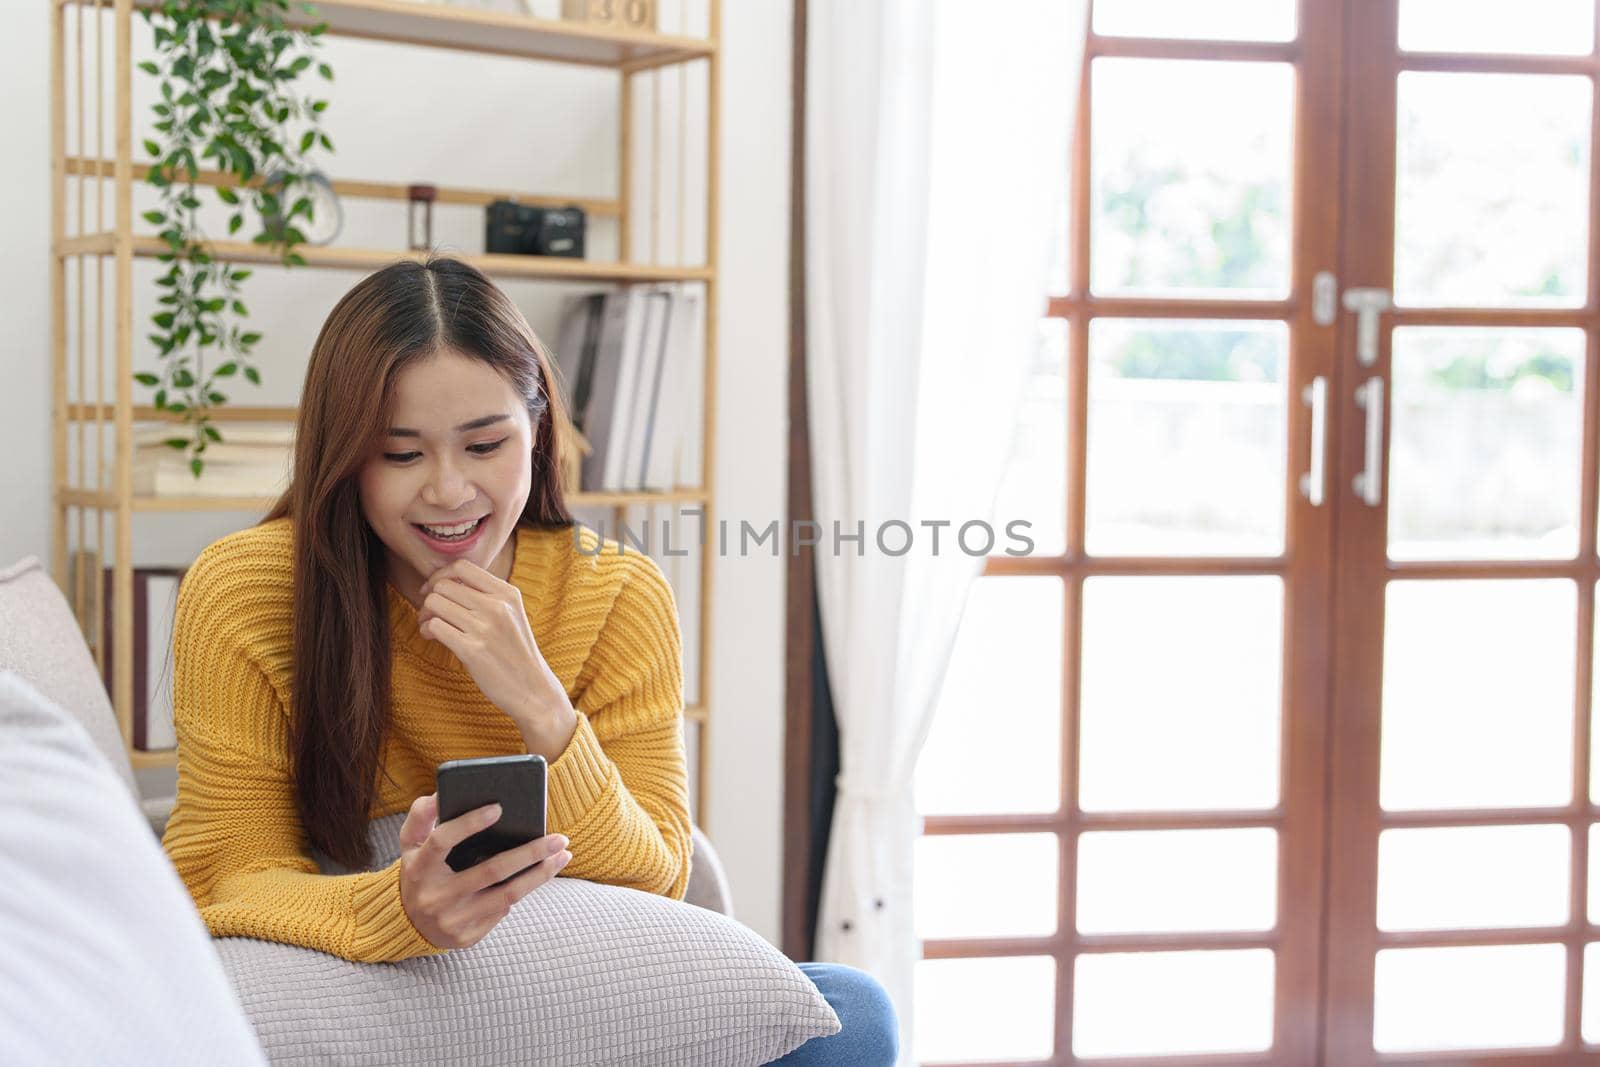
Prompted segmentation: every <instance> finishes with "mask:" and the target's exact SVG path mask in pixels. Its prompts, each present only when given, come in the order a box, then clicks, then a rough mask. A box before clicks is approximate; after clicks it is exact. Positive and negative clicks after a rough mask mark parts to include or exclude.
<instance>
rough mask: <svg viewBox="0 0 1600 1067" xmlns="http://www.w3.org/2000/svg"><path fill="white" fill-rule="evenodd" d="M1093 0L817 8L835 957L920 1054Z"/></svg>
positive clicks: (819, 352) (826, 933) (810, 270)
mask: <svg viewBox="0 0 1600 1067" xmlns="http://www.w3.org/2000/svg"><path fill="white" fill-rule="evenodd" d="M1086 8H1087V3H1086V0H1020V2H1014V3H1010V4H1005V5H994V4H986V3H982V2H980V0H940V2H939V3H928V2H926V0H868V2H863V0H810V3H809V4H808V7H807V23H808V24H807V42H806V56H807V59H806V123H805V139H806V140H805V146H806V173H805V194H806V216H807V222H806V234H805V242H806V247H805V253H806V255H805V259H806V279H805V281H806V299H807V319H806V330H807V337H808V344H809V350H808V352H807V356H806V358H807V361H808V363H807V374H808V383H809V384H808V396H807V400H808V403H809V406H810V411H811V419H812V426H811V448H812V455H811V460H812V472H813V474H812V476H813V480H814V494H815V499H814V502H813V503H814V511H815V515H816V518H817V521H818V522H819V523H820V524H821V528H822V529H821V543H820V544H819V545H818V552H817V567H816V571H817V582H818V598H819V602H820V605H821V614H822V631H823V633H822V639H823V648H824V651H825V654H826V655H827V658H828V672H829V676H830V677H831V678H832V679H833V685H834V690H835V691H834V694H833V697H834V709H835V714H836V716H837V718H838V723H839V747H840V752H839V759H840V769H841V770H840V774H839V777H838V796H837V800H836V802H835V806H834V816H833V826H832V832H831V838H830V841H829V846H828V857H827V862H826V868H825V872H824V876H823V888H822V902H821V908H820V913H819V916H818V932H817V951H816V955H817V958H818V959H821V960H829V961H833V962H838V963H847V964H851V965H853V966H857V967H860V968H862V969H863V970H866V971H869V972H871V973H872V974H873V975H875V976H876V977H877V978H878V980H879V981H881V982H883V983H884V985H885V987H886V988H887V989H888V991H889V994H890V996H891V997H893V999H894V1002H895V1007H896V1009H897V1010H898V1012H899V1015H900V1021H901V1027H902V1029H901V1042H900V1044H901V1050H902V1055H901V1062H902V1063H907V1064H909V1063H911V1062H913V1060H912V1055H913V1049H912V1043H911V1034H912V994H913V980H914V976H915V968H916V961H917V960H918V958H919V957H920V955H921V952H920V947H919V945H918V942H917V939H916V932H915V927H914V925H913V918H912V895H911V881H912V849H913V844H914V842H915V840H916V836H917V834H918V833H919V831H920V828H921V827H920V819H919V817H918V815H917V812H916V807H915V803H914V800H913V795H912V774H913V771H914V769H915V767H916V761H917V754H918V752H919V751H920V750H921V748H922V744H923V740H924V738H925V737H926V736H927V732H928V727H929V725H930V722H931V719H932V715H933V711H934V707H935V704H936V701H937V697H938V694H939V688H940V685H941V683H942V681H943V678H944V669H945V664H946V663H947V662H948V660H949V657H950V652H951V648H952V646H953V644H954V641H955V636H956V630H957V627H958V625H959V622H960V619H961V613H962V610H963V608H964V606H965V603H966V598H967V592H968V590H969V588H970V587H971V584H972V581H973V579H974V578H975V577H977V575H978V574H979V573H981V571H982V568H983V557H984V555H985V554H986V553H987V551H988V549H987V548H986V546H985V543H984V542H985V536H984V528H985V527H984V526H967V528H966V537H965V542H964V545H963V543H961V542H960V541H959V540H958V535H960V534H961V532H962V527H963V526H964V525H965V524H968V523H972V522H974V521H975V520H976V521H977V522H979V523H983V524H986V525H988V526H990V527H992V528H993V529H994V532H995V535H996V543H997V545H998V546H1001V547H1003V546H1005V545H1006V544H1007V543H1008V542H1007V540H1006V536H1005V530H1004V525H1003V524H1004V522H1005V521H1006V519H1007V517H1004V516H994V515H993V514H992V512H993V508H994V502H995V496H996V491H997V489H998V486H999V480H1000V474H1001V470H1002V467H1003V465H1004V462H1005V459H1006V457H1007V454H1008V453H1009V450H1010V447H1011V443H1012V433H1013V428H1014V427H1015V425H1016V423H1017V414H1018V411H1019V409H1020V401H1021V399H1022V390H1023V386H1024V383H1025V380H1026V375H1027V371H1028V367H1029V364H1030V362H1031V360H1032V358H1033V355H1034V351H1035V347H1036V345H1037V344H1038V324H1039V318H1040V316H1041V315H1042V314H1043V311H1044V300H1045V294H1046V278H1047V270H1048V255H1049V237H1050V230H1051V226H1050V224H1051V222H1053V221H1054V212H1055V211H1057V210H1059V208H1060V207H1061V204H1062V202H1063V201H1064V199H1065V196H1066V177H1067V167H1068V159H1069V156H1070V143H1071V126H1072V119H1073V116H1074V114H1075V112H1076V99H1077V90H1078V85H1079V75H1080V69H1081V63H1082V54H1083V42H1084V35H1085V33H1086V31H1087V15H1086ZM858 534H859V535H860V536H859V538H857V535H858ZM836 537H837V540H836ZM927 876H928V877H951V878H979V879H982V878H993V877H1004V876H1005V872H1003V871H980V870H954V871H949V872H930V873H929V874H928V875H927ZM975 1025H977V1024H976V1023H975Z"/></svg>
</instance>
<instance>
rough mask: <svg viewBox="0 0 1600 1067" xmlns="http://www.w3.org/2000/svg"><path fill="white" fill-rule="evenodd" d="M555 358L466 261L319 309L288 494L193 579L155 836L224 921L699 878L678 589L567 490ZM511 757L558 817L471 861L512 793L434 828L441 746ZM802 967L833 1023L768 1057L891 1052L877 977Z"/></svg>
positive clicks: (461, 934) (383, 951) (369, 930)
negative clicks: (543, 784)
mask: <svg viewBox="0 0 1600 1067" xmlns="http://www.w3.org/2000/svg"><path fill="white" fill-rule="evenodd" d="M551 381H552V376H551V371H550V361H549V359H548V357H547V356H546V355H545V353H544V350H543V348H542V346H541V345H540V343H539V341H538V339H537V338H536V337H535V336H534V333H533V331H532V329H530V328H529V326H528V324H527V321H526V320H525V319H524V318H523V317H522V314H521V313H520V312H519V311H518V310H517V308H516V306H515V305H514V304H513V303H512V302H511V301H510V299H508V298H507V297H506V295H505V294H504V293H503V292H501V291H500V290H499V289H498V288H496V287H495V286H494V284H493V283H492V282H490V281H489V279H488V278H486V277H485V276H484V275H483V274H481V273H480V272H478V271H477V270H475V269H474V268H472V267H470V266H468V265H466V264H464V263H461V262H459V261H457V260H453V259H448V258H440V257H434V258H431V259H429V260H428V261H427V262H426V263H417V262H412V261H402V262H398V263H395V264H393V265H391V266H389V267H386V268H385V269H383V270H380V271H378V272H377V273H376V274H373V275H372V276H370V277H368V278H366V279H365V280H364V281H362V282H360V283H359V284H358V285H356V287H355V288H354V289H352V290H351V291H350V292H349V293H348V294H346V295H345V297H344V298H343V299H342V300H340V301H339V303H338V305H337V306H335V307H334V309H333V311H332V313H330V314H329V316H328V320H327V322H325V323H324V324H323V327H322V331H321V333H320V334H319V335H318V337H317V342H316V345H315V347H314V348H313V350H312V354H311V361H310V365H309V367H308V369H307V371H306V380H305V388H304V390H303V392H302V396H301V403H300V416H299V425H298V429H297V436H296V447H295V466H294V477H293V479H292V481H291V484H290V486H289V488H288V490H287V491H286V492H285V493H284V494H283V496H282V497H281V498H280V499H279V501H278V502H277V504H276V506H274V507H273V508H272V510H271V511H270V512H269V513H268V515H267V517H266V518H265V519H263V520H262V521H261V523H260V524H258V525H256V526H254V527H250V528H248V529H245V530H241V531H239V532H237V533H234V534H230V535H228V536H226V537H223V538H221V539H220V540H218V541H216V542H214V543H213V544H211V545H210V546H209V547H207V548H206V550H205V551H204V552H202V553H201V555H200V557H199V558H198V559H197V560H196V561H195V563H194V564H193V566H191V567H190V568H189V570H188V573H187V574H186V576H185V579H184V582H183V585H182V589H181V591H180V595H179V600H178V609H177V620H176V623H175V631H174V638H173V641H174V680H173V687H174V688H173V695H174V718H175V724H176V728H177V733H178V742H179V747H178V753H179V755H178V799H177V804H176V806H175V807H174V809H173V813H172V818H171V820H170V821H169V823H168V825H167V830H166V833H165V835H164V837H163V840H162V844H163V846H164V847H165V848H166V850H167V853H168V854H169V856H171V858H172V861H173V863H174V865H175V866H176V867H177V869H178V872H179V874H180V875H181V876H182V878H183V881H184V883H185V884H186V885H187V886H188V888H189V892H190V894H191V895H192V896H193V898H194V901H195V904H196V906H197V907H198V908H199V910H200V914H201V916H202V917H203V918H204V919H205V921H206V924H207V926H208V927H209V928H210V930H211V932H212V935H213V936H215V937H227V936H244V937H256V938H263V939H267V940H272V941H282V942H287V943H290V944H296V945H303V946H306V947H309V948H315V949H320V950H322V951H324V952H330V953H333V954H335V955H338V956H342V957H344V958H346V959H351V960H360V961H368V962H378V961H391V960H402V959H408V958H410V957H413V956H423V955H432V954H437V953H441V952H445V951H448V950H450V949H459V948H466V947H468V946H470V945H473V944H476V943H477V942H478V941H479V940H480V939H482V938H483V936H484V935H485V934H487V933H488V932H489V931H490V930H491V929H493V928H494V926H495V925H496V924H497V923H499V922H500V920H501V919H503V918H504V917H505V916H506V914H507V913H508V911H509V910H510V908H511V906H512V905H513V904H514V903H515V902H516V901H518V900H520V899H521V898H522V897H524V896H526V895H527V894H528V893H531V892H533V891H534V890H536V889H538V888H539V887H540V886H542V885H544V884H545V883H546V882H548V881H549V880H550V879H551V878H554V877H556V876H557V874H558V873H564V874H565V875H566V876H567V877H571V878H586V879H590V880H593V881H598V882H607V883H610V884H613V885H622V886H629V887H631V888H634V889H639V890H643V891H645V892H650V893H659V894H661V895H663V896H668V897H671V898H673V899H675V900H682V899H683V896H684V891H685V889H686V887H687V885H688V880H689V862H690V847H691V843H690V829H689V808H688V788H687V784H688V775H687V770H686V765H685V762H684V754H683V741H682V732H681V722H680V716H681V715H682V711H683V708H682V692H683V688H682V646H681V643H680V637H679V632H678V621H677V613H676V607H675V603H674V600H673V594H672V589H671V587H670V586H669V585H668V584H667V582H666V580H665V578H664V577H663V576H662V574H661V571H660V569H659V568H658V567H657V566H656V564H655V563H654V561H653V560H651V559H650V558H649V557H648V556H645V555H643V554H642V553H639V552H627V553H618V552H616V551H615V549H614V547H612V548H611V549H610V550H605V551H602V545H601V542H600V539H599V538H598V537H597V536H596V534H595V533H594V532H593V531H591V530H589V529H588V528H587V527H583V526H581V525H578V524H576V523H574V521H573V519H572V517H571V515H570V514H569V513H568V511H567V508H566V505H565V503H564V501H563V499H562V494H561V489H560V485H559V479H558V471H559V470H560V456H559V454H558V451H557V441H556V435H555V425H556V424H555V418H556V414H557V405H559V404H560V403H561V399H560V395H559V393H558V392H557V391H556V390H555V389H554V388H552V387H551V386H550V383H551ZM536 635H537V636H536ZM573 694H576V695H577V700H578V701H579V702H580V703H581V704H582V705H583V706H582V707H581V708H579V707H578V706H577V705H576V704H574V702H573V701H574V698H573ZM523 752H537V753H539V754H540V755H542V756H543V757H544V758H545V760H546V761H547V763H548V795H549V802H548V822H549V826H550V829H551V832H550V833H549V834H548V835H547V836H545V837H543V838H540V839H539V840H537V841H532V842H529V843H527V844H525V845H522V846H519V847H518V848H515V849H510V850H507V851H506V852H503V853H501V854H500V855H499V856H496V857H494V858H493V859H490V860H486V861H484V862H483V863H481V864H479V865H477V866H476V867H473V868H470V869H468V870H465V871H461V872H456V871H453V870H452V869H451V868H450V867H449V866H448V865H447V864H446V863H445V861H444V857H445V855H446V854H447V853H448V852H449V850H450V848H451V846H453V845H454V844H455V843H456V842H458V841H460V840H462V839H464V838H465V837H467V836H469V835H470V834H472V833H475V832H477V831H478V830H480V829H482V828H483V827H484V826H486V825H489V823H490V822H492V818H493V814H494V809H493V807H492V806H491V807H490V808H481V809H477V810H475V811H471V812H468V813H466V814H464V815H461V816H459V817H458V818H455V819H451V820H448V821H446V822H443V823H440V822H437V815H438V808H437V803H436V798H435V796H434V795H433V793H432V792H431V791H430V792H428V793H426V794H424V793H423V790H431V789H432V786H433V777H434V770H435V768H436V767H437V766H438V764H439V763H441V762H443V761H444V760H448V759H456V758H461V757H465V756H484V755H510V754H518V753H523ZM397 811H406V812H407V814H406V818H405V822H404V825H403V826H402V828H401V830H400V853H401V854H400V858H399V859H397V860H396V861H395V862H394V863H392V864H390V865H389V866H388V867H386V868H384V869H382V870H379V871H367V868H368V867H369V866H370V863H371V859H372V857H371V848H370V845H369V843H368V841H367V836H366V831H367V823H368V821H369V820H371V819H375V818H379V817H381V816H384V815H388V814H390V813H393V812H397ZM312 849H316V850H320V852H321V853H322V854H323V855H324V856H326V857H327V858H328V859H329V860H331V861H333V862H334V863H335V864H337V865H339V866H341V867H343V868H345V869H348V870H352V871H357V872H365V873H356V874H345V875H331V874H323V873H321V869H320V868H319V865H318V863H317V862H316V860H315V859H313V857H312V855H311V850H312ZM519 871H520V872H522V873H520V874H517V875H516V877H515V878H512V879H511V880H510V881H509V882H508V883H507V885H506V886H505V887H504V890H505V891H501V890H495V889H490V888H489V887H490V886H492V885H493V883H495V882H498V881H500V880H501V879H503V878H505V877H506V876H508V875H510V874H513V873H515V872H519ZM801 967H802V969H803V970H804V971H805V973H807V974H808V975H809V976H810V977H811V978H812V980H813V982H815V983H816V985H817V987H818V988H819V990H821V992H822V994H823V995H824V996H825V997H826V998H827V999H828V1001H829V1002H830V1003H831V1004H832V1005H833V1007H834V1010H835V1012H836V1013H837V1014H838V1016H839V1018H840V1021H841V1023H842V1024H843V1029H842V1030H841V1031H840V1032H839V1033H838V1034H834V1035H831V1036H829V1037H826V1038H816V1039H813V1040H811V1041H808V1042H806V1043H805V1044H804V1045H802V1046H801V1047H800V1048H798V1049H796V1050H795V1051H794V1052H792V1053H790V1054H789V1055H788V1056H785V1057H784V1058H783V1059H781V1060H779V1061H777V1062H780V1063H785V1064H789V1063H794V1064H801V1063H805V1064H811V1063H852V1064H872V1063H882V1064H889V1063H893V1062H894V1059H895V1043H896V1039H895V1033H896V1027H895V1020H894V1012H893V1009H892V1007H891V1006H890V1005H889V1002H888V999H887V997H886V995H885V994H884V992H883V990H882V987H881V986H879V985H878V984H877V983H876V981H874V980H873V979H872V978H871V977H870V976H868V975H866V974H865V973H864V972H861V971H859V970H855V969H853V968H849V967H840V966H835V965H829V964H802V965H801Z"/></svg>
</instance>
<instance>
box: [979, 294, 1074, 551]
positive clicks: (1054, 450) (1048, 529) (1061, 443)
mask: <svg viewBox="0 0 1600 1067" xmlns="http://www.w3.org/2000/svg"><path fill="white" fill-rule="evenodd" d="M1026 389H1027V392H1026V394H1025V395H1024V396H1023V400H1022V411H1021V412H1020V413H1019V420H1020V421H1019V425H1018V426H1017V435H1016V437H1015V438H1014V440H1013V442H1012V450H1011V457H1010V459H1009V460H1008V462H1007V464H1006V469H1005V472H1004V474H1003V475H1002V477H1001V480H1000V492H999V494H998V495H997V496H996V498H995V506H994V519H993V522H992V523H991V525H992V526H993V527H994V531H995V538H996V541H995V543H996V545H997V546H998V547H997V548H996V553H997V554H998V553H1002V552H1004V551H1005V550H1006V549H1007V548H1012V549H1014V550H1020V547H1021V544H1020V541H1019V539H1018V538H1015V537H1012V536H1011V535H1010V533H1008V529H1007V528H1008V524H1009V523H1011V522H1013V521H1014V520H1018V519H1022V520H1026V521H1027V522H1029V523H1031V525H1030V526H1029V527H1028V528H1027V529H1026V530H1025V531H1021V532H1024V533H1026V535H1027V536H1028V537H1030V538H1031V539H1032V540H1033V551H1032V552H1031V553H1029V554H1030V555H1045V556H1055V555H1060V554H1061V553H1062V552H1063V551H1065V550H1066V528H1067V517H1066V516H1067V321H1066V320H1065V319H1052V318H1045V319H1041V320H1040V325H1039V348H1038V352H1037V355H1036V357H1035V360H1034V365H1033V373H1032V374H1031V375H1030V376H1029V378H1028V381H1027V385H1026Z"/></svg>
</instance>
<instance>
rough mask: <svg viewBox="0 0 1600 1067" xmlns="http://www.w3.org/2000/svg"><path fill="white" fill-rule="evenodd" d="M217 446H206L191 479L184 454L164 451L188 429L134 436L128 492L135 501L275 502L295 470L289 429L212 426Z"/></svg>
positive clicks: (171, 426)
mask: <svg viewBox="0 0 1600 1067" xmlns="http://www.w3.org/2000/svg"><path fill="white" fill-rule="evenodd" d="M214 425H215V426H216V428H217V432H218V433H220V434H221V435H222V440H221V441H220V442H218V441H212V442H211V443H210V444H208V445H207V446H206V450H205V453H204V455H202V457H201V458H202V460H204V463H205V466H204V467H203V468H202V469H201V471H200V477H198V478H196V477H195V476H194V473H193V472H192V471H191V470H190V469H189V452H188V450H187V449H185V450H181V451H180V450H179V449H176V448H173V447H171V446H169V445H168V444H167V443H166V442H167V440H168V439H169V438H177V437H187V436H189V435H190V434H191V432H192V431H191V430H190V428H189V427H188V426H185V425H179V424H175V423H174V424H168V425H165V426H159V427H155V428H151V429H143V430H139V431H137V432H136V433H135V434H134V438H133V491H134V493H136V494H138V495H140V496H276V495H277V494H279V493H281V492H283V490H284V489H286V488H288V485H289V476H290V473H291V472H292V471H293V469H294V452H293V449H294V427H293V426H289V425H277V424H274V423H249V424H233V425H224V424H222V423H215V424H214Z"/></svg>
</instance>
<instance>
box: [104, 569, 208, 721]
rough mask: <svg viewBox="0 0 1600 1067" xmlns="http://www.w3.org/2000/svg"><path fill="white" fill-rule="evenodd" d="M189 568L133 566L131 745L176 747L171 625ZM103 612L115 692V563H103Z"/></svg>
mask: <svg viewBox="0 0 1600 1067" xmlns="http://www.w3.org/2000/svg"><path fill="white" fill-rule="evenodd" d="M187 569H188V568H186V567H135V568H134V569H133V724H132V725H133V747H134V748H135V749H138V750H140V751H143V752H155V751H161V750H164V749H170V748H174V747H176V746H177V744H178V734H177V730H176V728H175V727H174V726H173V720H172V627H173V622H174V620H175V619H176V616H177V610H178V587H179V586H180V585H181V584H182V582H183V575H184V573H185V572H186V571H187ZM103 573H104V583H105V585H104V589H103V593H102V595H103V597H104V601H103V602H104V604H105V611H104V612H103V615H102V621H103V624H104V626H103V630H102V637H101V640H102V641H104V648H105V656H104V657H103V663H104V665H105V676H104V681H105V686H106V692H107V693H109V692H111V684H112V682H111V680H112V678H113V677H115V675H114V673H113V672H114V670H115V663H116V655H115V652H116V650H115V646H114V644H113V641H112V624H111V620H112V619H113V618H115V614H114V612H113V608H112V603H113V599H112V598H113V592H112V585H113V581H112V575H113V574H114V573H115V572H114V571H113V569H112V568H110V567H106V568H104V571H103Z"/></svg>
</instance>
